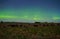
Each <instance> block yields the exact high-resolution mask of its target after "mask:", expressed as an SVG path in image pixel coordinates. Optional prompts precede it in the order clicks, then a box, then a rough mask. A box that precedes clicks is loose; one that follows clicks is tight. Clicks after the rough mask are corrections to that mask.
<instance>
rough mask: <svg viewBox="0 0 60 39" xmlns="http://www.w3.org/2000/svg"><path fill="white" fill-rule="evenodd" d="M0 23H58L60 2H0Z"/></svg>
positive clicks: (31, 0) (34, 0)
mask: <svg viewBox="0 0 60 39" xmlns="http://www.w3.org/2000/svg"><path fill="white" fill-rule="evenodd" d="M0 21H10V22H36V21H37V22H60V1H59V0H0Z"/></svg>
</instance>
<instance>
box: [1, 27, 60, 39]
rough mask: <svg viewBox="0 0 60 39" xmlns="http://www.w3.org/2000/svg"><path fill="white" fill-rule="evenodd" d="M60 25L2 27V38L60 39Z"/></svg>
mask: <svg viewBox="0 0 60 39" xmlns="http://www.w3.org/2000/svg"><path fill="white" fill-rule="evenodd" d="M59 38H60V26H44V27H0V39H59Z"/></svg>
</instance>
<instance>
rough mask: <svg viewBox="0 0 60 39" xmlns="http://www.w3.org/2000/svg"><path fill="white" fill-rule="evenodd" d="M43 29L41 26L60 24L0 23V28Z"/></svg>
mask: <svg viewBox="0 0 60 39" xmlns="http://www.w3.org/2000/svg"><path fill="white" fill-rule="evenodd" d="M1 26H2V27H41V26H60V23H47V22H43V23H41V22H35V23H22V22H3V21H1V22H0V27H1Z"/></svg>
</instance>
